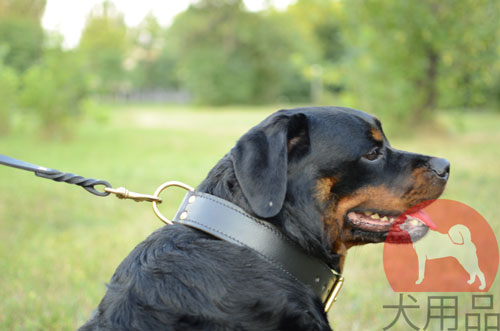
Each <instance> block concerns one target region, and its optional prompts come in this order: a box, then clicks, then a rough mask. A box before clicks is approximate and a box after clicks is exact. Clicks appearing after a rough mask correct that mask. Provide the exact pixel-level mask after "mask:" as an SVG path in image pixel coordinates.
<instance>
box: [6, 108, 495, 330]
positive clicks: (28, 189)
mask: <svg viewBox="0 0 500 331" xmlns="http://www.w3.org/2000/svg"><path fill="white" fill-rule="evenodd" d="M275 109H276V108H274V107H262V108H237V109H236V108H224V109H208V108H196V109H195V108H176V107H173V106H169V107H160V106H143V107H141V106H127V107H124V106H123V107H119V106H116V107H114V108H113V110H112V111H111V113H110V122H109V123H108V124H106V125H98V124H95V123H91V122H83V123H81V125H80V126H79V128H78V130H77V131H76V133H75V135H74V138H72V139H71V140H68V141H41V140H39V139H38V138H37V136H36V135H34V134H28V133H26V132H24V133H23V134H21V133H16V134H13V135H11V136H8V137H3V138H0V153H2V154H6V155H9V156H12V157H15V158H19V159H22V160H25V161H28V162H32V163H35V164H40V165H43V166H46V167H52V168H56V169H59V170H62V171H68V172H74V173H77V174H79V175H82V176H86V177H94V178H102V179H106V180H108V181H110V182H111V184H112V185H113V186H114V187H117V186H125V187H127V188H129V189H130V190H132V191H136V192H141V193H152V192H154V190H155V189H156V187H157V186H158V185H160V184H161V183H163V182H165V181H167V180H180V181H184V182H186V183H188V184H190V185H192V186H196V185H197V184H198V183H199V182H200V181H201V180H202V179H203V178H204V177H205V175H206V174H207V172H208V171H209V169H210V168H211V166H213V165H214V164H215V162H216V161H217V160H218V159H220V158H221V157H222V156H223V155H224V154H225V153H226V152H227V151H228V150H229V149H230V148H231V147H232V146H233V144H234V143H235V141H236V139H237V138H238V137H239V136H240V135H241V134H243V133H244V132H246V131H247V130H248V129H249V128H250V127H251V126H252V125H254V124H256V123H258V122H259V121H260V120H262V119H263V118H264V117H265V116H266V115H267V114H269V113H270V112H272V111H274V110H275ZM381 120H382V122H389V121H390V119H389V118H384V117H383V116H381ZM439 122H440V123H441V124H442V125H441V127H444V128H446V130H438V131H437V133H433V132H432V131H431V130H426V131H425V132H415V131H412V132H408V134H406V135H400V136H397V137H393V136H391V132H387V134H388V136H389V138H390V139H391V143H392V145H393V146H395V147H397V148H399V149H406V150H411V151H416V152H420V153H425V154H431V155H437V156H442V157H446V158H448V159H449V160H450V161H451V164H452V170H451V179H450V182H449V185H448V188H447V190H446V193H445V195H444V197H445V198H449V199H455V200H459V201H461V202H463V203H466V204H468V205H470V206H472V207H474V208H475V209H476V210H477V211H479V212H480V213H481V214H482V215H483V216H484V217H485V218H486V219H487V220H488V221H489V222H490V224H491V225H492V227H493V228H494V231H495V233H496V234H497V238H500V220H498V219H497V215H499V214H500V205H499V201H500V190H499V187H500V170H499V164H500V148H499V146H498V145H499V143H500V114H491V113H482V114H463V113H456V114H446V115H445V114H441V115H440V116H439ZM389 126H390V125H389ZM182 195H183V193H182V192H180V191H178V192H177V194H168V195H165V196H164V197H165V199H166V200H167V201H166V202H165V203H164V204H163V205H164V206H162V208H163V209H162V210H163V211H164V213H165V214H167V215H173V213H174V212H175V210H176V206H177V204H178V202H179V199H180V196H182ZM160 226H162V223H161V222H160V221H159V220H158V219H157V218H156V217H155V216H154V214H153V212H152V210H151V206H150V204H149V203H136V202H133V201H122V200H118V199H115V198H113V197H107V198H100V197H95V196H92V195H90V194H88V193H87V192H86V191H84V190H83V189H81V188H78V187H76V186H70V185H66V184H61V183H55V182H52V181H48V180H45V179H40V178H37V177H35V176H34V175H33V174H30V173H28V172H23V171H19V170H15V169H12V168H7V167H0V300H1V301H0V329H1V330H70V329H75V328H76V327H77V326H79V325H81V324H82V323H83V322H84V321H85V320H86V319H87V318H88V316H89V315H90V313H91V311H92V310H93V309H94V308H95V307H96V306H97V304H98V303H99V300H100V299H101V298H102V296H103V295H104V293H105V284H106V282H107V281H108V280H109V279H110V277H111V275H112V273H113V271H114V269H115V268H116V267H117V265H118V264H119V262H120V261H121V260H122V259H123V258H124V257H125V256H126V255H127V254H128V252H130V250H131V249H132V248H133V247H134V246H135V245H137V244H138V243H139V242H140V241H141V240H143V239H144V238H145V237H146V236H147V235H148V234H149V233H151V232H152V231H154V230H155V229H157V228H158V227H160ZM345 278H346V283H345V286H344V289H343V290H342V292H341V294H340V296H339V300H338V302H337V303H335V304H334V306H333V308H332V310H331V313H330V319H331V321H332V325H334V326H335V328H336V329H337V330H381V329H382V328H383V327H384V326H386V325H388V324H389V323H390V322H391V321H392V319H393V318H394V316H395V311H390V310H384V309H383V308H382V305H391V304H396V303H397V300H398V295H397V294H395V293H394V292H393V291H392V289H391V288H390V286H389V284H388V283H387V281H386V279H385V275H384V270H383V266H382V245H367V246H364V247H360V248H354V249H352V250H351V251H350V252H349V254H348V257H347V263H346V270H345ZM498 283H499V281H498V280H497V282H496V285H495V286H494V287H493V289H492V290H491V293H493V294H495V295H496V297H495V303H496V305H495V311H494V312H497V313H498V312H500V295H499V293H500V286H499V285H498ZM415 297H416V298H417V299H418V300H419V304H420V305H422V306H425V303H426V302H425V300H426V296H425V295H424V294H415ZM460 298H461V299H460V300H461V302H462V301H463V303H464V304H463V306H464V307H465V308H467V307H469V306H470V303H469V301H470V294H469V295H462V296H460ZM461 306H462V305H461ZM465 308H463V309H462V308H461V310H460V311H459V322H460V323H461V325H462V326H463V316H464V314H465V310H464V309H465ZM425 313H426V312H425V311H424V309H422V311H421V312H419V313H417V314H416V315H411V314H410V317H413V318H414V319H415V321H416V323H417V322H421V321H422V319H423V318H424V317H425V316H424V315H425ZM423 321H424V322H425V320H423ZM399 323H401V324H399ZM405 326H406V325H405V324H404V321H400V322H398V324H396V326H395V327H394V328H393V329H392V330H406V329H407V328H405Z"/></svg>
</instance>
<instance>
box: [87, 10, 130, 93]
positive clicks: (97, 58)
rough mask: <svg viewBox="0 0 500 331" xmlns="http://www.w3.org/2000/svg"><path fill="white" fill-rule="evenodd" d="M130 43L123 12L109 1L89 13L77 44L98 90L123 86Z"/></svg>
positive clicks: (106, 91) (114, 89)
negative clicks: (124, 64) (125, 62)
mask: <svg viewBox="0 0 500 331" xmlns="http://www.w3.org/2000/svg"><path fill="white" fill-rule="evenodd" d="M127 47H128V40H127V27H126V25H125V21H124V19H123V15H122V14H121V13H120V12H119V11H118V9H117V8H116V7H115V6H114V5H113V4H112V3H111V2H109V1H105V2H103V3H102V4H101V5H99V6H96V7H95V8H94V9H93V11H92V12H91V13H90V14H89V16H88V17H87V22H86V25H85V28H84V30H83V32H82V36H81V39H80V44H79V46H78V51H79V52H81V53H82V54H83V55H84V57H85V59H86V62H87V66H88V69H89V72H90V73H91V74H92V76H93V77H92V78H93V81H92V86H93V88H94V90H95V91H97V92H99V93H102V94H107V93H112V92H116V91H118V90H119V89H120V88H121V87H122V85H123V82H124V79H125V68H124V66H123V63H124V61H125V56H126V52H127Z"/></svg>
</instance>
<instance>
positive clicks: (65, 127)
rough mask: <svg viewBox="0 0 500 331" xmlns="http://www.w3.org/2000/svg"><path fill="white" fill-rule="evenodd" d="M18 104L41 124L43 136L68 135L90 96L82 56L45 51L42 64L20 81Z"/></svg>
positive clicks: (57, 50)
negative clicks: (83, 104)
mask: <svg viewBox="0 0 500 331" xmlns="http://www.w3.org/2000/svg"><path fill="white" fill-rule="evenodd" d="M22 86H23V87H22V90H21V92H20V95H19V103H20V106H22V107H23V108H24V109H25V110H27V111H28V112H31V113H32V114H33V115H34V117H35V118H37V119H38V120H39V122H40V125H41V129H42V133H43V134H44V135H45V136H48V137H50V136H56V135H59V134H65V135H67V134H70V129H72V128H73V127H74V126H75V124H76V122H77V121H76V118H77V117H78V116H79V115H80V111H81V106H82V103H83V102H84V101H85V100H86V98H87V96H88V94H89V79H88V74H87V72H86V70H85V67H84V65H83V61H82V58H81V56H80V55H79V54H78V53H76V52H75V51H63V50H61V49H60V48H56V49H50V50H47V51H46V54H45V56H44V59H43V61H40V63H39V64H37V65H34V66H32V67H30V68H29V69H28V70H27V71H26V72H25V73H24V75H23V77H22Z"/></svg>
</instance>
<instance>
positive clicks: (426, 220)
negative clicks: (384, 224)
mask: <svg viewBox="0 0 500 331" xmlns="http://www.w3.org/2000/svg"><path fill="white" fill-rule="evenodd" d="M407 215H408V216H410V217H413V218H417V219H419V220H421V221H422V222H423V223H424V224H425V225H427V226H428V227H429V228H431V229H433V230H436V229H437V225H436V224H434V222H433V221H432V220H431V217H430V216H429V214H427V213H426V212H425V211H424V210H423V209H420V210H417V211H416V212H413V213H408V214H407Z"/></svg>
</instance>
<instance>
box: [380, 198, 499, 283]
mask: <svg viewBox="0 0 500 331" xmlns="http://www.w3.org/2000/svg"><path fill="white" fill-rule="evenodd" d="M498 259H499V254H498V243H497V240H496V238H495V234H494V233H493V230H492V229H491V227H490V226H489V224H488V222H486V220H485V219H484V218H483V217H482V216H481V215H480V214H479V213H478V212H476V211H475V210H474V209H472V208H471V207H469V206H467V205H465V204H463V203H460V202H457V201H453V200H445V199H441V200H436V201H434V202H433V203H432V204H430V205H427V206H426V207H425V208H423V209H420V210H417V211H416V212H415V211H413V212H411V211H410V212H407V213H405V214H403V215H402V216H400V217H399V219H398V220H397V221H396V222H395V223H394V225H393V227H392V229H391V231H390V232H389V235H388V236H387V240H386V243H385V245H384V269H385V273H386V276H387V280H388V281H389V283H390V285H391V287H392V288H393V290H394V291H396V292H479V291H485V292H486V291H488V290H489V288H490V286H491V285H492V284H493V282H494V280H495V277H496V273H497V270H498Z"/></svg>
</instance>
